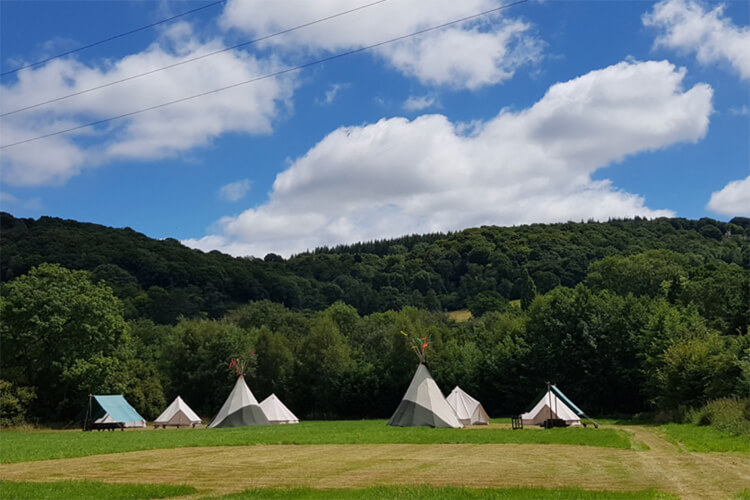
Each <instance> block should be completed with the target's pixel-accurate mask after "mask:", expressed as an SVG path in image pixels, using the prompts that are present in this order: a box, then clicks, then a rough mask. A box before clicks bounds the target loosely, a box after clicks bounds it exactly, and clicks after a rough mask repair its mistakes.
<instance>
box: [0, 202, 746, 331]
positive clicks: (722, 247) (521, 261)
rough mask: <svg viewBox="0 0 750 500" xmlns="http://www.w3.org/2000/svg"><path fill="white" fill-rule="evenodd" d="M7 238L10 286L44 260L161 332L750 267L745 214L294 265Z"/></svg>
mask: <svg viewBox="0 0 750 500" xmlns="http://www.w3.org/2000/svg"><path fill="white" fill-rule="evenodd" d="M0 230H1V231H2V238H1V239H0V245H1V246H0V250H1V251H2V261H1V262H0V264H1V266H0V280H2V281H3V282H8V281H10V280H12V279H14V278H15V277H18V276H21V275H22V274H25V273H26V272H28V271H29V270H30V269H31V268H32V267H33V266H36V265H39V264H41V263H43V262H48V263H58V264H60V265H62V266H64V267H66V268H68V269H75V270H87V271H90V272H91V273H92V276H93V280H94V281H99V280H104V281H106V283H107V284H108V286H110V287H111V288H112V289H113V290H114V292H115V294H116V295H117V296H118V297H119V298H120V299H121V300H122V301H123V303H124V306H125V316H126V318H127V319H135V318H148V319H151V320H152V321H154V322H156V323H160V324H174V323H175V322H176V321H177V318H178V317H180V316H183V317H188V318H191V317H209V318H218V317H221V316H222V315H224V314H225V313H226V312H227V311H228V310H230V309H232V308H234V307H236V306H238V305H241V304H244V303H246V302H248V301H252V300H264V299H268V300H270V301H272V302H277V303H280V304H283V305H285V306H286V307H288V308H290V309H294V310H304V309H311V310H321V309H324V308H325V307H327V306H329V305H331V304H333V303H335V302H337V301H343V302H345V303H347V304H350V305H352V306H354V307H355V308H356V309H357V311H358V312H359V313H360V314H370V313H373V312H382V311H387V310H391V309H399V308H401V307H403V306H405V305H412V306H415V307H417V308H424V309H428V310H437V311H442V310H455V309H463V308H467V307H468V308H475V309H476V308H479V309H483V308H485V307H487V305H488V304H492V303H494V302H498V301H500V302H502V301H503V300H506V299H510V300H513V299H520V298H521V295H522V294H523V292H524V290H526V291H527V292H528V290H529V287H530V286H531V282H532V281H533V286H534V287H535V288H536V291H537V292H539V293H546V292H548V291H550V290H552V289H554V288H555V287H556V286H558V285H562V286H566V287H573V286H575V285H577V284H578V283H581V282H583V281H584V279H585V278H586V273H587V270H588V267H589V265H590V264H592V263H593V262H596V261H599V260H601V259H602V258H604V257H612V256H630V255H634V254H638V253H642V252H645V251H647V250H656V249H660V250H670V251H673V252H677V253H679V254H682V255H684V256H685V257H686V258H685V259H682V261H681V262H682V263H681V264H680V267H681V269H682V270H684V271H685V272H686V273H688V274H690V273H694V272H699V269H701V268H702V267H704V266H706V265H714V264H721V263H725V264H728V263H734V264H737V265H739V266H741V267H744V268H745V269H749V268H750V251H748V249H749V248H750V239H749V238H748V234H750V219H747V218H741V217H737V218H735V219H732V220H731V221H730V222H719V221H715V220H712V219H701V220H698V221H691V220H686V219H658V220H653V221H648V220H642V219H636V220H614V221H610V222H604V223H598V222H589V223H572V222H571V223H565V224H535V225H530V226H520V227H494V226H488V227H481V228H475V229H466V230H464V231H461V232H457V233H450V234H432V235H426V236H407V237H403V238H398V239H393V240H383V241H376V242H369V243H359V244H356V245H348V246H339V247H335V248H332V249H329V248H322V249H317V250H316V251H315V252H312V253H305V254H301V255H297V256H294V257H292V258H290V259H287V260H285V259H282V258H281V257H279V256H278V255H275V254H268V255H266V256H265V257H264V258H263V259H260V258H252V257H248V258H233V257H230V256H228V255H225V254H221V253H219V252H209V253H204V252H201V251H198V250H192V249H189V248H187V247H185V246H183V245H182V244H180V243H179V242H178V241H176V240H173V239H166V240H154V239H151V238H148V237H146V236H144V235H143V234H140V233H137V232H135V231H133V230H131V229H129V228H126V229H112V228H108V227H104V226H100V225H96V224H86V223H80V222H76V221H71V220H62V219H56V218H50V217H42V218H40V219H38V220H33V219H16V218H14V217H13V216H12V215H10V214H7V213H2V214H0ZM673 271H675V268H674V266H672V268H670V269H666V268H665V269H661V270H660V272H662V273H666V274H664V275H659V276H652V277H651V279H653V280H657V281H659V282H661V281H663V280H664V279H674V278H676V277H677V275H676V274H674V272H673ZM633 272H635V270H633ZM670 272H671V274H670ZM529 278H530V279H529ZM623 286H624V285H623Z"/></svg>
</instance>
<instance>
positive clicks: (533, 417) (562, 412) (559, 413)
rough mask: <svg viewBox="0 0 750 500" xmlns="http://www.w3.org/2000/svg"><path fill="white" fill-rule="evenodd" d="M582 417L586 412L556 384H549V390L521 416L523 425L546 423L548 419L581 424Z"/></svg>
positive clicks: (566, 423)
mask: <svg viewBox="0 0 750 500" xmlns="http://www.w3.org/2000/svg"><path fill="white" fill-rule="evenodd" d="M581 417H586V414H585V413H583V411H582V410H581V409H580V408H578V407H577V406H576V405H574V404H573V402H572V401H571V400H570V399H568V398H567V397H566V396H565V394H563V393H562V391H561V390H560V389H558V388H557V387H556V386H554V385H548V387H547V390H546V391H543V392H542V393H541V394H540V395H539V396H538V397H537V399H536V400H535V401H534V403H532V404H531V406H530V407H529V409H528V411H527V412H526V413H522V414H521V416H520V418H521V422H522V423H523V425H544V424H545V422H546V421H548V420H550V421H552V420H562V421H563V422H565V425H581ZM586 418H588V417H586Z"/></svg>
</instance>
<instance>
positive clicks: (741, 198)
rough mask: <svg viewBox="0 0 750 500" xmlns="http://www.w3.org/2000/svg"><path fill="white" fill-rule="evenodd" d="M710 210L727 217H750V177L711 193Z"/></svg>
mask: <svg viewBox="0 0 750 500" xmlns="http://www.w3.org/2000/svg"><path fill="white" fill-rule="evenodd" d="M708 208H709V209H710V210H713V211H714V212H716V213H719V214H722V215H726V216H742V217H750V175H749V176H747V177H746V178H744V179H742V180H738V181H732V182H730V183H729V184H727V185H726V186H724V188H723V189H721V190H720V191H715V192H713V193H711V200H710V201H709V202H708Z"/></svg>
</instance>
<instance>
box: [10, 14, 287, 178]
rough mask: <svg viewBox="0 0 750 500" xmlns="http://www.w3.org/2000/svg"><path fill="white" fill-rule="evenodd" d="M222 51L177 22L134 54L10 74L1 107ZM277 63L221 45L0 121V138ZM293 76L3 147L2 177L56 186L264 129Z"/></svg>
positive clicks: (205, 87)
mask: <svg viewBox="0 0 750 500" xmlns="http://www.w3.org/2000/svg"><path fill="white" fill-rule="evenodd" d="M222 48H224V46H223V44H222V42H221V41H220V40H218V39H212V40H207V41H202V40H199V39H198V37H196V36H195V35H194V33H193V32H192V30H191V28H190V26H189V25H188V24H185V23H178V24H176V25H174V26H172V27H171V28H170V29H169V30H167V31H166V32H164V34H163V35H162V36H161V38H160V39H159V40H157V41H156V42H155V43H153V44H152V45H151V46H150V47H148V48H147V49H146V50H144V51H143V52H140V53H136V54H132V55H129V56H126V57H123V58H122V59H120V60H115V61H104V62H101V63H98V64H95V65H86V64H83V63H81V62H79V61H77V60H75V59H57V60H54V61H51V62H50V63H48V64H46V65H44V66H41V67H39V68H36V69H27V70H23V71H21V72H19V73H18V80H17V81H15V82H11V83H9V84H7V85H2V86H0V95H2V101H1V104H2V109H3V111H4V112H8V111H12V110H15V109H18V108H22V107H24V106H28V105H32V104H35V103H37V102H41V101H45V100H48V99H53V98H56V97H59V96H62V95H66V94H71V93H74V92H78V91H81V90H84V89H88V88H91V87H95V86H98V85H102V84H105V83H108V82H111V81H114V80H119V79H122V78H125V77H129V76H131V75H134V74H139V73H143V72H145V71H149V70H152V69H155V68H160V67H163V66H167V65H169V64H173V63H175V62H177V61H180V60H183V59H185V58H189V57H194V56H197V55H201V54H205V53H208V52H212V51H215V50H219V49H222ZM279 67H280V65H279V64H278V63H277V62H275V61H274V60H273V59H267V60H263V59H258V58H256V57H254V56H252V55H249V54H246V53H244V52H241V51H228V52H224V53H222V54H219V55H216V56H212V57H210V58H206V59H204V60H202V61H199V62H196V63H191V64H186V65H183V66H178V67H176V68H173V69H170V70H167V71H162V72H159V73H155V74H152V75H149V76H145V77H143V78H138V79H135V80H132V81H129V82H125V83H121V84H118V85H113V86H111V87H107V88H104V89H102V90H98V91H94V92H91V93H87V94H84V95H81V96H77V97H72V98H70V99H66V100H62V101H58V102H55V103H52V104H49V105H46V106H42V107H39V108H35V109H32V110H28V111H25V112H21V113H18V114H13V115H9V116H7V117H4V118H3V120H2V124H1V125H0V127H1V129H0V132H1V134H2V137H3V144H11V143H14V142H17V141H22V140H24V139H27V138H32V137H35V136H38V135H44V134H47V133H51V132H55V131H58V130H61V129H66V128H72V127H76V126H79V125H82V124H86V123H90V122H93V121H96V120H101V119H106V118H110V117H112V116H117V115H121V114H125V113H129V112H132V111H134V110H137V109H143V108H148V107H150V106H156V105H159V104H162V103H165V102H169V101H174V100H177V99H181V98H185V97H189V96H192V95H196V94H199V93H202V92H208V91H211V90H214V89H217V88H220V87H224V86H229V85H233V84H236V83H239V82H242V81H246V80H250V79H252V78H254V77H258V76H262V75H266V74H268V73H271V72H273V71H274V70H276V69H278V68H279ZM294 86H295V81H294V79H293V77H291V76H288V77H284V78H269V79H264V80H261V81H258V82H254V83H252V84H250V85H244V86H241V87H237V88H234V89H231V90H227V91H225V92H220V93H214V94H209V95H206V96H204V97H201V98H199V99H194V100H190V101H188V102H184V103H180V104H175V105H172V106H167V107H162V108H159V109H155V110H152V111H148V112H145V113H142V114H138V115H133V116H129V117H127V118H125V119H122V120H117V121H112V122H108V123H106V124H103V125H100V126H97V127H93V128H92V127H89V128H84V129H80V130H77V131H75V132H73V133H69V134H65V135H59V136H55V137H52V138H49V139H44V143H43V147H42V146H40V145H42V143H41V142H32V143H28V144H22V145H18V146H14V147H10V148H6V149H4V150H3V159H2V167H3V175H4V181H5V182H8V183H10V184H14V185H39V184H54V183H63V182H65V181H66V180H67V179H69V178H70V177H72V176H74V175H76V174H78V173H79V172H80V171H81V170H82V169H84V168H89V167H93V166H98V165H101V164H103V163H106V162H109V161H113V160H119V159H153V158H160V157H165V156H170V155H174V154H177V153H180V152H183V151H186V150H189V149H191V148H194V147H196V146H201V145H206V144H209V143H210V142H211V140H212V139H213V138H215V137H217V136H219V135H221V134H223V133H226V132H244V133H249V134H267V133H270V132H272V129H273V123H274V120H276V119H277V118H278V116H279V115H280V113H282V112H283V111H284V110H285V109H287V107H288V106H290V99H291V95H292V93H293V90H294Z"/></svg>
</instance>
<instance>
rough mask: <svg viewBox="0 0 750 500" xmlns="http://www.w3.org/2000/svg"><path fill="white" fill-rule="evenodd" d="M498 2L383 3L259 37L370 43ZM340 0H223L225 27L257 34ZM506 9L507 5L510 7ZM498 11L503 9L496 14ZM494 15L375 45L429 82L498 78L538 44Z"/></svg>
mask: <svg viewBox="0 0 750 500" xmlns="http://www.w3.org/2000/svg"><path fill="white" fill-rule="evenodd" d="M501 5H502V2H500V1H499V0H463V1H461V2H456V1H454V0H419V1H416V0H413V1H408V2H403V1H401V2H399V1H394V2H388V3H384V4H379V5H376V6H373V7H370V8H367V9H364V10H361V11H358V12H355V13H352V14H348V15H345V16H342V17H339V18H335V19H331V20H328V21H326V22H325V23H321V24H318V25H313V26H309V27H306V28H303V29H300V30H298V31H294V32H291V33H287V34H284V35H282V36H279V37H274V38H271V39H269V40H268V41H266V42H264V43H267V44H271V45H274V46H276V47H279V48H284V49H287V50H289V51H291V52H297V53H299V52H303V53H311V52H312V53H315V52H320V51H328V52H338V51H344V50H350V49H356V48H361V47H366V46H370V45H373V44H376V43H380V42H384V41H386V40H390V39H393V38H396V37H400V36H403V35H407V34H409V33H413V32H416V31H419V30H423V29H425V28H429V27H432V26H437V25H440V24H443V23H446V22H449V21H453V20H456V19H461V18H463V17H467V16H470V15H473V14H477V13H479V12H483V11H487V10H490V9H493V8H497V7H499V6H501ZM351 8H352V5H351V3H350V2H348V1H347V0H319V1H315V2H310V1H308V0H287V1H284V2H264V1H262V0H229V1H228V2H227V5H226V7H225V9H224V13H223V15H222V18H221V19H222V20H221V22H222V24H223V26H224V27H225V28H227V29H229V28H234V29H238V30H241V31H243V32H245V33H248V34H250V35H251V36H253V37H260V36H264V35H268V34H270V33H274V32H277V31H280V30H284V29H288V28H290V27H292V26H297V25H301V24H304V23H308V22H310V21H313V20H316V19H321V18H325V17H328V16H330V15H332V14H335V13H339V12H343V11H346V10H348V9H351ZM509 12H510V11H509ZM502 14H505V12H502ZM500 16H501V14H500V13H498V14H495V15H491V16H490V15H488V16H486V17H485V18H482V19H478V20H471V21H467V22H464V23H461V24H457V25H455V26H450V27H446V28H444V29H440V30H437V31H432V32H428V33H425V34H423V35H419V36H416V37H413V38H408V39H405V40H401V41H398V42H395V43H391V44H387V45H383V46H381V47H378V48H376V49H375V50H374V52H375V53H376V54H378V55H379V56H380V57H382V58H384V59H385V60H386V61H387V62H388V63H389V64H390V65H392V66H393V67H394V68H396V69H398V70H399V71H401V72H402V73H404V74H406V75H408V76H413V77H415V78H417V79H419V81H420V82H422V83H424V84H428V85H442V86H447V87H451V88H461V89H463V88H468V89H475V88H478V87H481V86H484V85H491V84H496V83H499V82H502V81H503V80H506V79H508V78H510V77H512V76H513V73H514V72H515V71H516V69H517V68H518V67H519V66H521V65H522V64H526V63H534V62H537V61H539V60H540V59H541V52H542V46H543V43H542V42H541V41H540V40H538V39H537V38H536V37H534V36H533V35H531V34H530V32H531V26H530V25H529V24H526V23H523V22H520V21H513V20H503V19H501V17H500Z"/></svg>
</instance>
